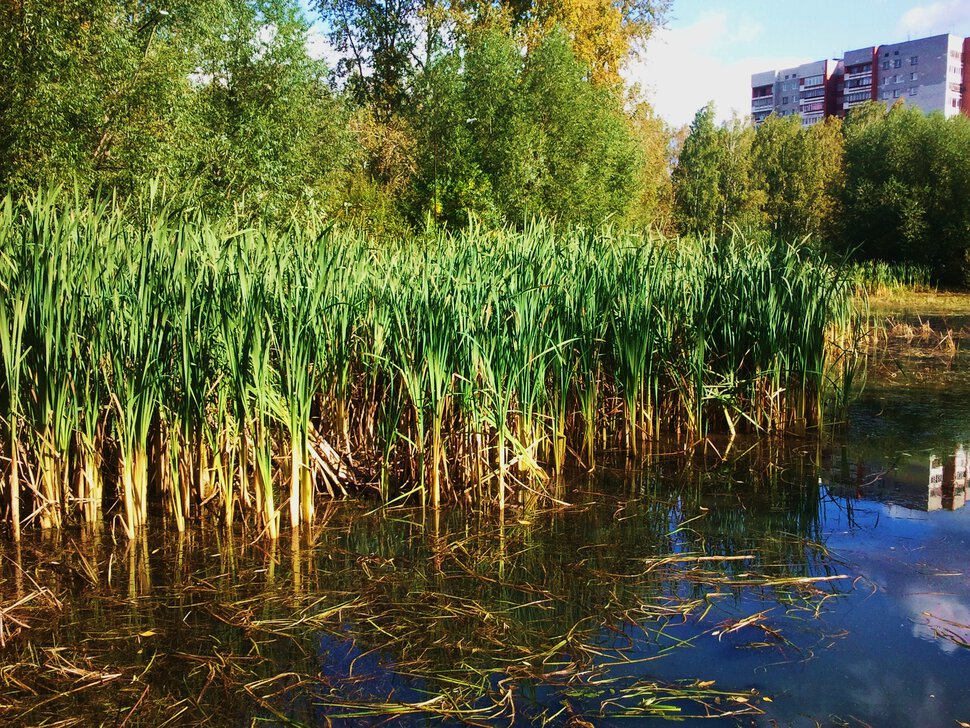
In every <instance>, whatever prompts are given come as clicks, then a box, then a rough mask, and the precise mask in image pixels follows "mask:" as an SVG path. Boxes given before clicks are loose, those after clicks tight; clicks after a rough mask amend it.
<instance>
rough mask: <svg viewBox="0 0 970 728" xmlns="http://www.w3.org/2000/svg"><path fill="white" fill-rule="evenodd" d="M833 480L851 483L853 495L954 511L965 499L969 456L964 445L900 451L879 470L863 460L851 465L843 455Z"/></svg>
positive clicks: (910, 505)
mask: <svg viewBox="0 0 970 728" xmlns="http://www.w3.org/2000/svg"><path fill="white" fill-rule="evenodd" d="M832 476H833V481H834V483H835V484H839V483H840V484H841V485H843V486H849V485H850V484H851V485H852V486H853V491H854V494H855V497H856V498H859V499H865V500H878V501H883V502H885V503H892V504H895V505H899V506H903V507H905V508H911V509H914V510H920V511H938V510H941V509H945V510H948V511H955V510H958V509H960V508H963V507H964V506H965V505H966V502H967V486H968V479H970V457H968V453H967V449H966V447H965V446H964V445H962V444H961V445H958V446H957V447H956V448H955V450H954V452H953V454H952V455H949V456H947V457H940V456H939V455H936V454H931V455H929V456H926V455H917V456H909V455H900V456H899V457H898V459H897V460H896V461H895V462H894V463H893V465H892V467H891V468H890V469H888V470H886V471H885V472H880V469H879V468H878V467H874V466H873V464H872V463H866V462H864V461H861V462H858V463H856V464H855V465H854V466H851V465H850V464H849V463H848V461H847V460H846V459H843V462H842V467H841V473H840V475H839V476H838V477H837V476H836V474H835V472H834V469H833V470H832Z"/></svg>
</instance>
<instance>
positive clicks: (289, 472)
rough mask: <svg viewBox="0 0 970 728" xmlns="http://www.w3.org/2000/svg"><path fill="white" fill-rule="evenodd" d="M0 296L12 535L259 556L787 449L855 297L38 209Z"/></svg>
mask: <svg viewBox="0 0 970 728" xmlns="http://www.w3.org/2000/svg"><path fill="white" fill-rule="evenodd" d="M0 290H2V292H3V296H2V300H0V344H2V346H0V352H2V357H0V359H2V372H0V373H2V377H0V382H2V384H0V412H2V415H0V416H2V418H3V420H2V422H3V438H2V440H3V456H4V461H5V462H7V463H8V465H7V466H6V469H5V478H4V480H3V488H4V503H5V507H6V510H7V517H8V519H9V521H10V523H11V528H12V529H13V533H14V534H16V533H17V530H18V529H19V527H20V525H21V523H22V522H26V521H29V522H37V523H38V524H39V525H41V526H42V527H57V526H59V525H60V524H62V523H63V522H64V521H65V520H83V521H85V522H96V521H98V520H100V519H101V518H102V517H103V513H105V512H106V513H107V514H108V515H109V516H110V517H111V518H112V519H114V517H115V516H118V517H120V521H119V522H120V523H121V524H122V525H123V530H124V531H125V532H126V533H127V534H128V535H129V536H134V535H135V533H136V532H137V531H138V530H139V529H141V528H142V527H144V526H145V525H146V523H147V521H148V514H149V509H150V508H152V507H157V508H158V509H160V510H162V511H163V512H164V513H165V514H167V517H168V518H169V519H170V520H171V522H172V523H173V524H174V526H175V527H176V528H177V529H179V530H183V529H185V527H186V522H187V521H188V520H189V519H192V518H217V519H218V520H220V521H222V522H225V523H229V522H232V521H233V520H235V519H241V520H242V521H243V522H245V523H249V524H252V525H253V526H255V527H256V528H257V529H258V530H261V531H263V532H265V533H266V534H267V535H268V536H270V537H274V538H275V537H276V535H277V534H278V533H279V529H280V522H281V520H282V517H283V514H284V512H285V514H286V515H287V520H288V522H289V523H290V524H291V525H292V526H294V527H295V526H299V525H301V524H305V523H310V522H312V521H313V519H314V503H315V500H316V498H317V497H318V495H320V494H322V493H323V492H324V491H326V492H327V493H329V494H330V495H339V494H346V493H347V492H348V490H349V489H350V488H356V489H357V490H358V491H360V490H373V491H375V492H377V493H379V495H380V497H381V498H382V499H383V500H384V501H387V502H389V501H393V500H396V499H399V498H405V497H410V498H416V499H419V500H420V502H421V503H422V504H425V505H428V506H430V507H434V508H437V507H439V506H440V505H441V504H442V503H445V502H448V501H458V500H463V501H468V502H472V503H475V504H478V505H482V506H490V505H494V506H497V507H498V508H499V509H504V508H506V507H508V506H509V505H510V504H513V503H517V502H519V501H521V500H522V499H523V498H526V497H530V498H534V497H540V498H541V497H548V498H553V493H552V492H551V490H550V489H549V486H548V483H547V480H548V477H547V476H548V474H549V473H550V472H551V471H561V470H562V469H563V468H564V467H566V465H567V464H568V463H569V462H570V461H574V462H576V463H578V464H580V465H582V466H584V467H587V468H593V467H594V466H595V462H596V456H597V453H599V452H602V451H603V450H604V449H608V448H610V449H615V448H621V449H625V450H627V451H628V452H630V453H631V454H636V453H637V452H638V451H639V450H640V449H642V448H643V447H644V445H645V443H648V442H650V441H656V440H658V439H660V438H673V439H676V440H677V441H679V442H680V443H682V444H683V445H684V446H686V445H687V444H689V443H691V442H696V441H697V440H699V439H703V438H704V437H706V436H707V435H708V434H709V433H711V432H715V431H728V432H730V433H731V434H735V433H737V432H739V431H742V430H747V431H752V432H776V431H784V430H787V429H790V428H795V429H797V430H799V431H802V430H803V429H804V427H805V426H806V425H811V424H818V423H820V421H821V418H822V411H823V408H824V404H825V403H824V399H825V395H826V391H827V389H829V388H831V385H832V384H833V383H838V382H839V381H843V380H844V376H845V372H844V365H843V363H842V362H844V358H842V359H839V358H837V357H835V356H834V355H833V347H832V341H833V340H834V339H836V338H838V336H839V335H840V334H841V333H842V332H844V331H845V330H846V329H847V327H849V326H850V325H851V309H850V305H851V294H852V291H853V288H852V284H851V283H850V282H849V281H848V280H847V279H846V278H845V277H844V276H842V275H840V274H839V272H838V271H837V270H836V269H834V268H833V267H831V266H829V265H828V264H827V263H826V262H825V261H824V260H823V259H822V258H820V257H818V256H817V255H816V254H815V253H813V252H811V251H810V250H808V249H807V248H805V247H802V246H798V245H792V244H788V243H785V242H779V241H764V240H754V239H748V238H745V237H744V236H742V235H736V236H734V237H733V238H731V239H729V240H714V239H710V238H703V239H665V238H661V237H658V236H655V235H649V234H646V233H641V232H635V231H618V230H614V229H611V228H609V227H602V228H600V229H597V230H581V229H556V228H555V227H554V226H552V225H551V224H548V223H543V222H535V223H532V224H530V225H528V226H526V227H525V228H524V229H523V230H520V231H515V230H485V229H481V228H479V227H476V226H471V227H470V228H468V229H467V230H465V231H463V232H460V233H454V234H452V233H447V232H442V231H435V230H430V231H427V232H425V233H424V234H422V235H418V236H415V237H414V238H413V239H409V240H401V241H398V242H395V243H386V244H382V245H379V246H378V245H376V244H375V243H373V241H370V240H368V239H367V238H366V237H365V236H363V235H361V234H360V233H359V232H356V231H353V230H346V229H341V228H336V227H332V226H326V225H316V226H304V227H301V226H297V225H290V226H288V227H285V228H282V229H278V228H277V229H271V228H268V227H260V228H251V227H244V226H242V225H241V224H240V223H239V221H238V220H236V219H234V218H232V217H226V218H220V219H213V218H209V217H207V216H205V215H204V214H201V213H199V212H197V211H176V210H173V209H169V208H166V207H164V206H158V205H153V206H149V207H148V208H147V209H141V210H134V211H133V210H131V209H122V208H120V207H119V206H118V205H116V204H113V203H104V202H90V201H82V200H80V199H75V198H73V197H71V196H69V195H66V194H64V193H61V192H42V193H39V194H37V195H36V196H35V197H34V198H32V199H30V200H26V201H22V202H15V201H12V200H10V199H7V200H5V201H4V202H3V206H2V209H0ZM21 496H23V497H21ZM25 499H26V502H27V506H26V507H24V500H25ZM153 504H154V505H153Z"/></svg>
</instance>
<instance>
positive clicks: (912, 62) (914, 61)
mask: <svg viewBox="0 0 970 728" xmlns="http://www.w3.org/2000/svg"><path fill="white" fill-rule="evenodd" d="M918 63H919V56H913V57H912V58H910V59H909V65H911V66H915V65H916V64H918Z"/></svg>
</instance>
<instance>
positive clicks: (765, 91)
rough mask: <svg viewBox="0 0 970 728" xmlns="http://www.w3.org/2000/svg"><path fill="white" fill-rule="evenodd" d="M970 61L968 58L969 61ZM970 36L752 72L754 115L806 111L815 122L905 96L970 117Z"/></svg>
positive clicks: (806, 120) (758, 118)
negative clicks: (854, 108)
mask: <svg viewBox="0 0 970 728" xmlns="http://www.w3.org/2000/svg"><path fill="white" fill-rule="evenodd" d="M965 61H966V62H965ZM968 86H970V38H961V37H958V36H955V35H949V34H947V35H937V36H933V37H931V38H919V39H917V40H908V41H905V42H903V43H893V44H891V45H883V46H869V47H868V48H859V49H858V50H853V51H847V52H846V53H845V57H844V58H840V59H826V60H822V61H815V62H813V63H806V64H804V65H802V66H798V67H795V68H784V69H781V70H780V71H763V72H761V73H756V74H754V75H752V76H751V116H752V119H753V120H754V123H755V124H760V123H761V122H763V121H764V120H765V119H766V118H768V116H770V115H771V114H772V113H775V114H778V115H779V116H790V115H792V114H800V115H801V119H802V124H803V125H805V126H810V125H811V124H815V123H817V122H818V121H819V120H821V119H822V117H823V116H841V117H843V118H844V117H845V114H846V112H848V110H849V109H851V108H853V107H855V106H858V105H860V104H862V103H864V102H866V101H881V102H883V103H884V104H886V105H887V106H892V104H894V103H895V102H896V101H897V100H899V99H902V100H903V101H904V102H905V103H906V104H909V105H911V106H916V107H918V108H920V109H922V110H923V111H925V112H926V113H929V112H931V111H941V112H943V114H944V115H945V116H955V115H957V114H959V113H960V112H961V111H962V112H963V113H964V114H966V115H968V116H970V93H968V92H967V87H968Z"/></svg>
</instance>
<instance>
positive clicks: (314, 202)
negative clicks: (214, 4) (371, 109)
mask: <svg viewBox="0 0 970 728" xmlns="http://www.w3.org/2000/svg"><path fill="white" fill-rule="evenodd" d="M230 10H231V12H229V13H226V14H225V16H224V17H223V18H222V22H221V24H220V25H219V26H217V27H216V30H217V31H218V32H215V33H213V34H212V36H211V38H210V43H209V45H208V46H207V48H206V49H205V50H206V53H205V57H204V60H203V62H202V64H201V65H200V68H199V73H198V74H197V81H196V89H195V94H194V99H193V118H192V123H191V124H190V125H187V126H186V127H185V129H184V132H183V137H182V138H183V141H184V145H183V150H184V151H183V154H182V163H183V164H184V165H185V168H186V176H187V177H190V178H192V179H195V180H198V184H199V185H200V187H201V189H200V190H199V192H200V194H202V195H203V197H204V199H205V200H206V201H207V202H208V204H210V205H223V206H225V205H231V204H233V203H234V202H236V201H237V200H241V199H245V200H246V201H247V202H248V203H249V204H251V205H252V206H253V208H254V209H257V210H259V214H260V215H261V216H265V217H275V218H283V217H286V216H287V215H289V214H291V213H292V212H294V211H298V210H300V209H303V208H308V207H314V208H317V209H326V208H332V207H334V206H335V204H336V196H337V195H338V193H339V190H340V186H341V182H342V180H341V175H342V173H343V170H344V163H345V160H346V159H347V158H348V156H349V155H350V153H351V143H352V137H351V135H350V132H349V129H348V126H347V115H346V114H345V113H344V110H343V107H342V104H341V103H340V102H339V101H338V100H337V99H335V98H334V97H333V95H332V93H331V92H330V90H329V87H328V86H327V68H326V66H325V65H324V64H323V62H321V61H317V60H314V59H312V58H310V56H309V55H308V52H307V48H306V40H307V32H308V28H309V25H308V23H307V21H306V19H305V18H304V17H303V15H302V13H301V11H300V9H299V7H298V5H297V4H296V2H294V0H248V1H247V0H231V4H230Z"/></svg>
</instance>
